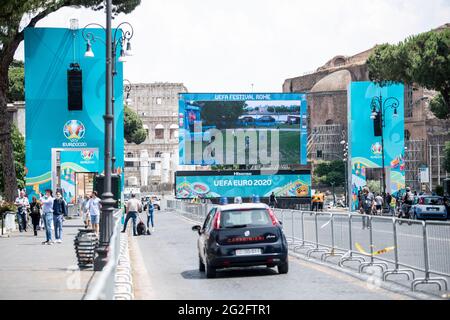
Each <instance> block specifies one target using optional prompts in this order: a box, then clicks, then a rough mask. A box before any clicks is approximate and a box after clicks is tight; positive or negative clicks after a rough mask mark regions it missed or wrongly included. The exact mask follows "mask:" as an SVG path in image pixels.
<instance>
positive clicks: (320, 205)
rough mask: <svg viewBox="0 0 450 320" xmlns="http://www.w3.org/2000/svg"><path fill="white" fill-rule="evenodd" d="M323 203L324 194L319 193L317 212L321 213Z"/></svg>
mask: <svg viewBox="0 0 450 320" xmlns="http://www.w3.org/2000/svg"><path fill="white" fill-rule="evenodd" d="M324 202H325V194H324V193H323V192H319V210H320V211H323V203H324Z"/></svg>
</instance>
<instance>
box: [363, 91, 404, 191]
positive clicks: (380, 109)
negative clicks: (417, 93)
mask: <svg viewBox="0 0 450 320" xmlns="http://www.w3.org/2000/svg"><path fill="white" fill-rule="evenodd" d="M399 104H400V103H399V101H398V99H397V98H394V97H390V98H387V99H386V100H384V102H383V97H382V95H381V94H380V96H379V97H374V98H373V99H372V101H371V103H370V108H371V109H372V114H371V115H370V119H372V120H375V119H377V118H378V117H379V118H380V119H379V121H380V122H379V125H380V130H381V168H382V181H383V197H385V196H386V172H385V165H384V136H383V131H384V130H383V129H384V128H385V127H386V121H385V118H386V111H387V110H388V109H393V110H394V114H393V116H392V117H393V118H396V117H398V112H397V109H398V107H399ZM375 125H378V124H376V123H375Z"/></svg>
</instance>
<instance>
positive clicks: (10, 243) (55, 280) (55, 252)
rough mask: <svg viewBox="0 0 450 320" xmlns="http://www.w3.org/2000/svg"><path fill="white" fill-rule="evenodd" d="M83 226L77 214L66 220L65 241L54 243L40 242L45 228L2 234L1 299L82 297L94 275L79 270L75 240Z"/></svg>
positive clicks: (0, 257)
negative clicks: (42, 229) (34, 234)
mask: <svg viewBox="0 0 450 320" xmlns="http://www.w3.org/2000/svg"><path fill="white" fill-rule="evenodd" d="M83 227H84V226H83V223H82V222H81V220H80V219H79V218H78V217H74V218H73V219H72V220H66V221H64V226H63V243H62V244H54V245H52V246H49V245H42V244H41V243H42V242H43V241H45V231H38V236H37V237H35V236H33V231H32V230H28V232H26V233H19V232H13V233H11V234H10V235H9V238H0V299H7V300H15V299H20V300H28V299H29V300H35V299H44V300H80V299H81V298H82V297H83V295H84V293H85V291H86V288H87V286H88V285H89V284H90V283H91V282H93V280H94V279H93V278H94V275H95V272H94V271H93V269H92V268H89V269H87V270H83V271H81V272H80V271H79V270H78V266H77V258H76V254H75V249H74V243H73V241H74V239H75V236H76V235H77V233H78V229H80V228H83ZM74 270H75V271H74Z"/></svg>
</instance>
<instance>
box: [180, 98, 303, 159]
mask: <svg viewBox="0 0 450 320" xmlns="http://www.w3.org/2000/svg"><path fill="white" fill-rule="evenodd" d="M306 118H307V101H306V95H304V94H270V93H262V94H248V93H246V94H231V93H230V94H214V93H211V94H180V102H179V125H180V138H179V142H180V164H182V165H184V164H188V165H189V164H191V165H194V164H195V165H208V164H240V165H242V164H268V165H273V164H306V140H307V125H306V123H307V121H306Z"/></svg>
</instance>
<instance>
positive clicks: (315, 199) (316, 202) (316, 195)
mask: <svg viewBox="0 0 450 320" xmlns="http://www.w3.org/2000/svg"><path fill="white" fill-rule="evenodd" d="M319 200H320V198H319V190H316V192H315V193H314V195H313V196H312V199H311V201H312V203H311V204H312V206H311V211H316V212H317V210H318V209H319Z"/></svg>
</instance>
